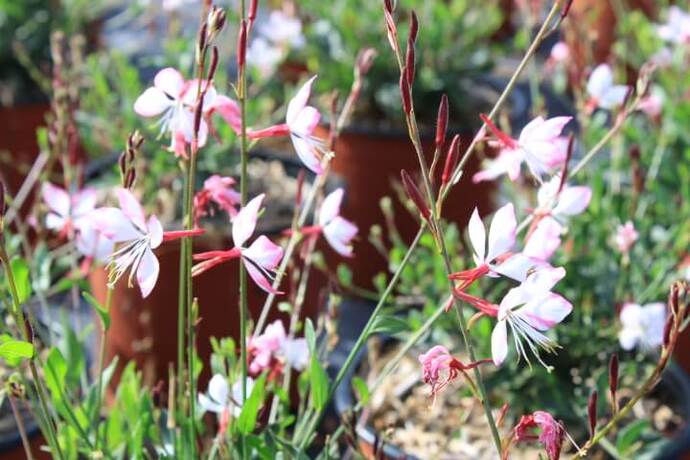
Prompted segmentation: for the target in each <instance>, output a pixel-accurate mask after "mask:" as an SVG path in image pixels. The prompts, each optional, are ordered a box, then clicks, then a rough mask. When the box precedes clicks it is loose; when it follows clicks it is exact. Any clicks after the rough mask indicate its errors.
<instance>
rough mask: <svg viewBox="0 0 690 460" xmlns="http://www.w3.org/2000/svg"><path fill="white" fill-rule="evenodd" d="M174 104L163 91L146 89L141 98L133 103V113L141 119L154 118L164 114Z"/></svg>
mask: <svg viewBox="0 0 690 460" xmlns="http://www.w3.org/2000/svg"><path fill="white" fill-rule="evenodd" d="M174 104H175V102H174V101H173V100H171V99H170V98H168V96H166V95H165V93H164V92H163V91H161V90H160V89H158V88H154V87H151V88H146V91H144V92H143V93H142V94H141V96H139V97H138V98H137V100H136V101H134V111H135V112H136V113H137V114H138V115H141V116H142V117H155V116H156V115H160V114H162V113H163V112H165V111H166V110H167V109H169V108H170V107H172V106H173V105H174Z"/></svg>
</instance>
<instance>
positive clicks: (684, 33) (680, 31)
mask: <svg viewBox="0 0 690 460" xmlns="http://www.w3.org/2000/svg"><path fill="white" fill-rule="evenodd" d="M656 31H657V34H658V35H659V37H660V38H661V39H662V40H664V41H667V42H669V43H675V44H677V45H687V44H690V14H688V13H686V12H685V11H683V10H682V9H680V8H678V7H677V6H671V7H670V8H669V9H668V19H667V21H666V23H665V24H661V25H659V26H658V27H657V29H656Z"/></svg>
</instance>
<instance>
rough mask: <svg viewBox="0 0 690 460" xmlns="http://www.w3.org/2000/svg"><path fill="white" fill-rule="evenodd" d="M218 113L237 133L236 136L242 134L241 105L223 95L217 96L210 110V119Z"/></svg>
mask: <svg viewBox="0 0 690 460" xmlns="http://www.w3.org/2000/svg"><path fill="white" fill-rule="evenodd" d="M214 113H217V114H218V115H220V116H221V117H222V118H223V120H225V122H226V123H227V124H228V125H229V126H230V127H231V128H232V130H233V131H235V133H236V134H240V133H241V132H242V114H241V113H240V106H239V104H238V103H237V102H236V101H235V100H233V99H230V98H229V97H227V96H224V95H222V94H217V95H216V96H215V98H214V99H213V101H212V102H211V104H210V106H209V109H208V118H209V120H210V117H211V115H213V114H214Z"/></svg>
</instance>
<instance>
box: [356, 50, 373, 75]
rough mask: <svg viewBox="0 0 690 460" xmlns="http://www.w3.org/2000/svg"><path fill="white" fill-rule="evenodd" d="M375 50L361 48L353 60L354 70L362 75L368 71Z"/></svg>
mask: <svg viewBox="0 0 690 460" xmlns="http://www.w3.org/2000/svg"><path fill="white" fill-rule="evenodd" d="M376 54H377V53H376V50H375V49H374V48H363V49H361V50H360V51H359V53H358V54H357V60H356V61H355V71H356V73H357V74H359V75H360V76H364V75H366V74H367V73H369V70H370V69H371V66H372V65H373V64H374V59H375V58H376Z"/></svg>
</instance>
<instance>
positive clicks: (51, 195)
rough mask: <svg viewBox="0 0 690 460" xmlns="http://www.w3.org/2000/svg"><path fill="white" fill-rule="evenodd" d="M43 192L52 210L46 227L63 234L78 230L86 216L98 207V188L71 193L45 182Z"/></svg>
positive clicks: (44, 199)
mask: <svg viewBox="0 0 690 460" xmlns="http://www.w3.org/2000/svg"><path fill="white" fill-rule="evenodd" d="M41 194H42V196H43V201H45V203H46V205H47V206H48V209H49V210H50V212H48V215H47V216H46V227H47V228H49V229H50V230H53V231H56V232H59V233H60V234H61V235H63V236H67V235H69V234H70V233H71V232H72V231H76V230H78V227H79V226H80V225H81V224H82V222H83V220H84V218H85V217H86V216H87V215H88V214H89V213H90V212H91V211H93V210H94V209H95V208H96V198H97V196H96V190H94V189H92V188H85V189H83V190H80V191H78V192H76V193H73V194H70V193H68V192H67V191H66V190H65V189H63V188H61V187H58V186H56V185H53V184H51V183H50V182H45V183H44V184H43V186H42V187H41Z"/></svg>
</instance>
